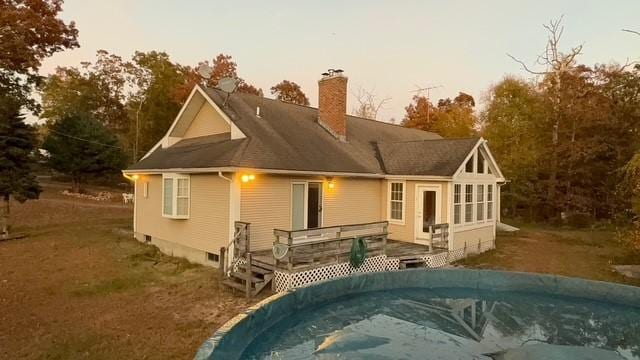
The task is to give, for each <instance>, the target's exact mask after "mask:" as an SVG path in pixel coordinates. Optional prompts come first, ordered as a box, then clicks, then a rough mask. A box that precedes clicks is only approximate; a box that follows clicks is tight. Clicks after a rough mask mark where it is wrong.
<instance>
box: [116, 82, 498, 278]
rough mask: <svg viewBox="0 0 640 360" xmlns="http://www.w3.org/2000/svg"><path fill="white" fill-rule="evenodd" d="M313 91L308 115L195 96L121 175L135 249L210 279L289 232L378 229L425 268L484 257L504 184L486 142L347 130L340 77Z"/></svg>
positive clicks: (364, 126)
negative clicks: (442, 255) (428, 259)
mask: <svg viewBox="0 0 640 360" xmlns="http://www.w3.org/2000/svg"><path fill="white" fill-rule="evenodd" d="M318 86H319V105H318V108H313V107H308V106H301V105H295V104H290V103H285V102H281V101H277V100H272V99H266V98H263V97H259V96H254V95H250V94H242V93H234V94H227V93H224V92H222V91H221V90H218V89H211V88H206V87H203V86H196V87H195V88H194V89H193V91H192V92H191V94H190V96H189V98H188V99H187V101H186V103H185V104H184V106H183V107H182V109H181V110H180V112H179V113H178V115H177V117H176V119H175V121H174V123H173V124H172V126H171V128H170V129H169V131H168V132H167V134H166V135H165V136H164V138H162V140H161V141H159V142H158V144H157V145H156V146H154V147H153V148H152V149H151V150H150V151H149V152H148V153H147V154H146V155H145V156H144V157H143V158H142V159H141V160H140V161H139V162H137V163H136V164H134V165H132V166H131V167H129V168H128V169H126V170H124V173H125V175H127V176H130V177H133V178H135V179H136V181H135V212H134V232H135V237H136V238H137V239H139V240H140V241H145V242H150V243H152V244H154V245H156V246H158V247H159V248H160V249H161V251H163V252H165V253H168V254H172V255H175V256H181V257H185V258H187V259H189V260H190V261H193V262H197V263H202V264H208V265H213V266H222V265H225V264H221V263H222V262H223V260H221V255H222V254H221V253H220V252H221V248H226V249H227V250H228V249H229V247H230V245H233V244H234V238H235V240H236V241H238V239H239V238H242V239H243V241H244V240H247V241H246V242H243V245H242V246H245V247H246V249H245V251H246V252H252V253H256V254H257V253H263V254H264V253H266V254H270V253H271V251H272V248H273V247H274V239H275V241H276V242H277V241H278V237H279V236H284V237H285V238H286V237H287V236H289V238H291V237H292V235H291V234H292V233H291V231H296V230H305V229H308V230H309V232H307V233H304V234H303V233H300V232H297V233H295V234H298V235H301V234H302V235H303V237H304V239H305V242H309V241H311V240H313V236H320V235H323V236H325V237H324V239H326V235H327V234H326V232H325V233H323V232H322V231H318V230H316V231H311V229H318V228H320V229H327V228H331V229H333V230H332V231H334V233H335V234H338V235H339V236H340V234H343V235H344V231H346V230H349V229H340V228H337V227H339V226H344V225H350V224H370V223H374V224H378V225H375V226H381V228H382V230H384V233H385V236H386V235H387V234H388V239H389V241H394V244H398V243H400V245H403V244H410V245H414V246H421V249H423V250H424V252H425V253H426V254H431V253H435V252H436V250H437V251H438V252H442V250H445V251H447V252H448V253H455V252H456V251H458V252H460V251H464V252H465V253H467V252H470V251H476V250H481V248H482V249H484V248H483V246H484V245H483V244H491V246H492V244H493V241H494V239H495V232H496V220H497V217H498V216H499V213H500V211H499V209H500V201H499V200H500V188H499V185H500V184H501V183H502V182H504V177H503V176H502V173H501V172H500V169H499V167H498V165H497V164H496V162H495V160H494V158H493V156H492V155H491V152H490V150H489V148H488V146H487V142H486V141H485V140H483V139H482V138H468V139H443V138H441V137H440V136H439V135H437V134H435V133H431V132H425V131H421V130H416V129H409V128H404V127H402V126H398V125H393V124H389V123H384V122H379V121H375V120H370V119H364V118H359V117H354V116H349V115H347V113H346V110H347V77H346V76H344V75H343V73H341V72H330V73H325V74H324V75H323V77H322V78H321V79H320V80H319V81H318ZM243 224H250V233H249V234H243V235H242V236H240V235H239V231H244V230H243V229H244V228H243V226H244V225H243ZM350 229H351V230H361V231H363V227H362V226H360V227H357V228H356V227H352V228H350ZM274 230H284V231H285V232H277V231H274ZM286 231H289V233H288V234H289V235H287V233H286ZM327 231H329V230H327ZM438 232H440V235H441V236H440V237H439V239H440V241H441V243H440V245H441V247H443V249H434V239H436V238H438V235H437V234H438ZM283 234H284V235H283ZM295 234H294V235H295ZM293 237H295V236H293ZM289 241H290V244H292V243H294V242H296V241H297V240H295V239H293V240H291V239H289ZM285 242H286V241H285ZM442 242H444V244H442ZM385 244H386V242H385ZM236 245H237V244H236ZM442 245H443V246H442ZM337 246H338V247H339V246H340V245H339V244H338V245H337ZM427 247H428V248H427ZM285 250H286V249H285ZM292 252H293V251H292ZM334 253H335V251H334ZM234 257H235V258H237V257H238V255H237V249H236V254H235V255H234Z"/></svg>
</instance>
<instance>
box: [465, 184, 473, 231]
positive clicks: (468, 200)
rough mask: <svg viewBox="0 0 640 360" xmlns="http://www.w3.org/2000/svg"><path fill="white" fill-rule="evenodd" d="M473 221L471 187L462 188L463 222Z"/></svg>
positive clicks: (470, 185)
mask: <svg viewBox="0 0 640 360" xmlns="http://www.w3.org/2000/svg"><path fill="white" fill-rule="evenodd" d="M472 221H473V185H472V184H465V186H464V222H467V223H470V222H472Z"/></svg>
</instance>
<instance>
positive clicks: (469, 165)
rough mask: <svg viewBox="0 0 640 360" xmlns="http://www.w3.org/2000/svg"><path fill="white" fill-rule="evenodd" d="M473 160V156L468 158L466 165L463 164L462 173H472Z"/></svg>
mask: <svg viewBox="0 0 640 360" xmlns="http://www.w3.org/2000/svg"><path fill="white" fill-rule="evenodd" d="M473 160H474V157H473V155H472V156H471V157H470V158H469V160H467V163H466V164H464V172H466V173H473Z"/></svg>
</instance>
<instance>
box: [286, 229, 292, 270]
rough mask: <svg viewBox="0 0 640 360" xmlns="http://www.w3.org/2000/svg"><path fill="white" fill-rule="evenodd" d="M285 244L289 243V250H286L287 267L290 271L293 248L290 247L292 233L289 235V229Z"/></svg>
mask: <svg viewBox="0 0 640 360" xmlns="http://www.w3.org/2000/svg"><path fill="white" fill-rule="evenodd" d="M287 245H289V251H287V262H288V264H287V269H289V271H291V270H293V249H292V248H291V246H292V245H293V235H291V231H289V236H288V237H287Z"/></svg>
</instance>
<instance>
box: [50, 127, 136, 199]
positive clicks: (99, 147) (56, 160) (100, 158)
mask: <svg viewBox="0 0 640 360" xmlns="http://www.w3.org/2000/svg"><path fill="white" fill-rule="evenodd" d="M43 148H44V149H45V150H47V151H48V152H49V165H50V166H51V167H52V168H53V169H54V170H57V171H59V172H61V173H64V174H67V175H69V176H70V177H71V180H72V187H73V191H74V192H79V191H80V190H81V185H82V184H83V183H84V182H85V181H86V180H87V178H88V177H97V176H102V175H107V174H109V173H115V172H117V171H119V170H120V169H122V167H124V165H125V162H126V161H125V156H124V153H123V151H122V149H121V148H120V147H119V142H118V139H117V138H116V136H115V135H113V134H112V133H111V132H110V131H109V130H108V129H107V128H105V127H104V126H103V125H102V124H100V123H99V122H98V121H96V120H94V119H91V118H89V117H85V116H81V115H71V116H67V117H64V118H62V119H61V120H59V121H57V122H56V123H54V124H52V125H51V127H50V130H49V135H48V136H47V138H46V139H45V141H44V145H43Z"/></svg>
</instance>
